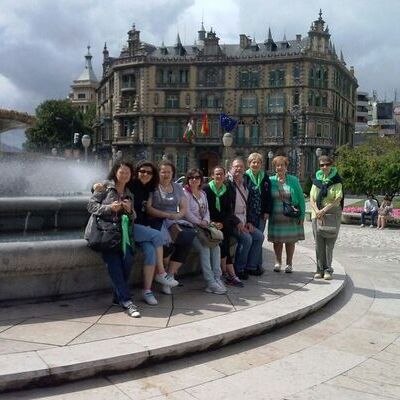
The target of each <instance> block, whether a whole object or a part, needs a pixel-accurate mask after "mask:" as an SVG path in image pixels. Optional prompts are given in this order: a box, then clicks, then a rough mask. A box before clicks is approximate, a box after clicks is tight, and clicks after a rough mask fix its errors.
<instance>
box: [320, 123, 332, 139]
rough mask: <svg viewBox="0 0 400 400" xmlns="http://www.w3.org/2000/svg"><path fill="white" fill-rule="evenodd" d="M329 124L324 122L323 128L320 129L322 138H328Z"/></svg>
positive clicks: (329, 133)
mask: <svg viewBox="0 0 400 400" xmlns="http://www.w3.org/2000/svg"><path fill="white" fill-rule="evenodd" d="M330 128H331V127H330V125H329V124H324V126H323V129H322V136H323V137H324V138H330V136H331V132H330V131H331V129H330Z"/></svg>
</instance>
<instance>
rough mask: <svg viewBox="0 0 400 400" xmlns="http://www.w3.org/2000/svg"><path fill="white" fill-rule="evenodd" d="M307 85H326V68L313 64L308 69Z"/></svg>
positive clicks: (323, 86) (322, 86) (321, 86)
mask: <svg viewBox="0 0 400 400" xmlns="http://www.w3.org/2000/svg"><path fill="white" fill-rule="evenodd" d="M308 76H309V85H310V86H313V87H320V88H325V89H326V88H327V87H328V78H329V76H328V69H327V68H326V67H323V66H321V65H314V66H313V67H311V68H310V70H309V75H308Z"/></svg>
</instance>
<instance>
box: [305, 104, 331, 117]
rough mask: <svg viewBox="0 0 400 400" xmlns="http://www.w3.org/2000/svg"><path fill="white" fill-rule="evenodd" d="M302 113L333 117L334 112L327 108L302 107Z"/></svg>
mask: <svg viewBox="0 0 400 400" xmlns="http://www.w3.org/2000/svg"><path fill="white" fill-rule="evenodd" d="M304 111H305V112H306V113H316V114H329V115H334V111H333V110H332V109H330V108H328V107H316V106H306V107H304Z"/></svg>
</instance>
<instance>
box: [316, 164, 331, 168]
mask: <svg viewBox="0 0 400 400" xmlns="http://www.w3.org/2000/svg"><path fill="white" fill-rule="evenodd" d="M331 165H332V164H319V166H320V167H330V166H331Z"/></svg>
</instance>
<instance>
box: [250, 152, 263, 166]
mask: <svg viewBox="0 0 400 400" xmlns="http://www.w3.org/2000/svg"><path fill="white" fill-rule="evenodd" d="M253 160H258V161H260V162H261V164H262V163H263V158H262V155H261V154H260V153H251V154H250V155H249V156H248V158H247V164H248V165H250V163H251V162H252V161H253Z"/></svg>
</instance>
